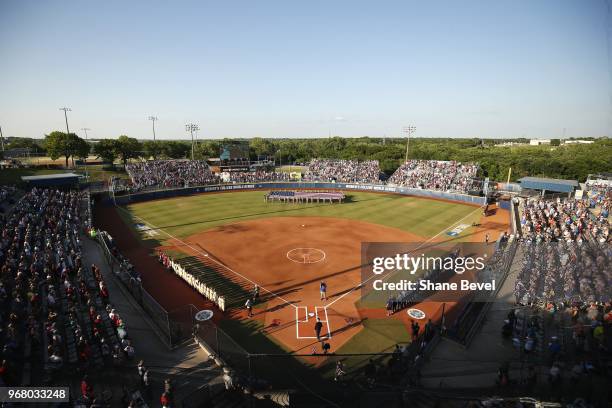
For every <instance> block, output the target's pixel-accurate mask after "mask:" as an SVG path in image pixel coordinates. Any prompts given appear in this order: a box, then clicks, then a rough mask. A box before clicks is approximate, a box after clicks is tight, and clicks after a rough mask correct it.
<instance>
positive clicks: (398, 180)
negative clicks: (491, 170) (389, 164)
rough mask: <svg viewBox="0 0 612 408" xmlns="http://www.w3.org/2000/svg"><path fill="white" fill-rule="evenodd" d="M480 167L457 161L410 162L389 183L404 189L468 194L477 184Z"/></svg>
mask: <svg viewBox="0 0 612 408" xmlns="http://www.w3.org/2000/svg"><path fill="white" fill-rule="evenodd" d="M477 173H478V165H476V164H470V163H459V162H456V161H438V160H408V161H407V162H405V163H404V164H402V165H401V166H400V167H399V168H398V169H397V170H396V171H395V172H394V173H393V174H392V175H391V177H389V180H388V181H387V182H388V183H389V184H394V185H398V186H403V187H412V188H422V189H425V190H438V191H453V192H460V193H467V192H468V191H469V190H471V189H472V187H473V186H474V184H475V182H476V180H475V179H476V175H477Z"/></svg>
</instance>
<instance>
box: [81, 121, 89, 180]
mask: <svg viewBox="0 0 612 408" xmlns="http://www.w3.org/2000/svg"><path fill="white" fill-rule="evenodd" d="M81 130H82V131H83V132H85V142H87V146H89V137H88V136H87V131H88V130H91V129H90V128H87V127H84V128H81ZM90 149H91V147H90ZM87 156H88V157H89V151H87ZM85 176H86V177H88V176H89V173H88V172H87V157H85Z"/></svg>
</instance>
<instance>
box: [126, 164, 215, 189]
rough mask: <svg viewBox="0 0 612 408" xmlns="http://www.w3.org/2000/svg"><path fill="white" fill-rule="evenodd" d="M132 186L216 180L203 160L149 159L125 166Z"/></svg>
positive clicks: (198, 182) (186, 184)
mask: <svg viewBox="0 0 612 408" xmlns="http://www.w3.org/2000/svg"><path fill="white" fill-rule="evenodd" d="M125 170H126V171H127V173H128V175H129V176H130V179H131V180H132V185H133V188H135V189H143V188H147V187H153V186H156V187H161V188H170V187H188V186H198V185H203V184H212V183H216V182H218V181H219V180H218V177H217V176H216V175H214V174H213V173H212V171H211V170H210V167H209V166H208V164H206V162H205V161H203V160H149V161H140V162H135V163H128V164H127V165H126V166H125Z"/></svg>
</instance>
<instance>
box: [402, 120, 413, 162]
mask: <svg viewBox="0 0 612 408" xmlns="http://www.w3.org/2000/svg"><path fill="white" fill-rule="evenodd" d="M415 131H416V126H412V125H410V126H404V128H403V129H402V132H403V133H405V134H406V160H405V161H408V148H409V147H410V136H412V133H414V132H415Z"/></svg>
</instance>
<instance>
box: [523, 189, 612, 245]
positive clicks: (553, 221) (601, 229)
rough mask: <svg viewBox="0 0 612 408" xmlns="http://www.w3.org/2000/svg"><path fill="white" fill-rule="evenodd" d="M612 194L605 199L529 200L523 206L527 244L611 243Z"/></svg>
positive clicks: (524, 236)
mask: <svg viewBox="0 0 612 408" xmlns="http://www.w3.org/2000/svg"><path fill="white" fill-rule="evenodd" d="M611 202H612V199H611V197H610V192H608V193H607V196H606V197H605V198H604V197H602V196H599V198H597V199H596V198H584V199H581V200H578V199H564V200H563V199H560V198H557V199H556V200H547V199H544V198H529V199H527V200H524V201H523V202H522V206H521V231H522V235H523V238H524V240H526V241H535V242H542V241H544V242H552V241H561V240H563V241H568V242H569V241H576V242H579V243H580V242H583V241H584V240H585V239H595V240H596V241H598V242H600V243H606V242H607V243H609V242H610V238H611V237H610V224H609V222H608V216H609V208H610V203H611Z"/></svg>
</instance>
